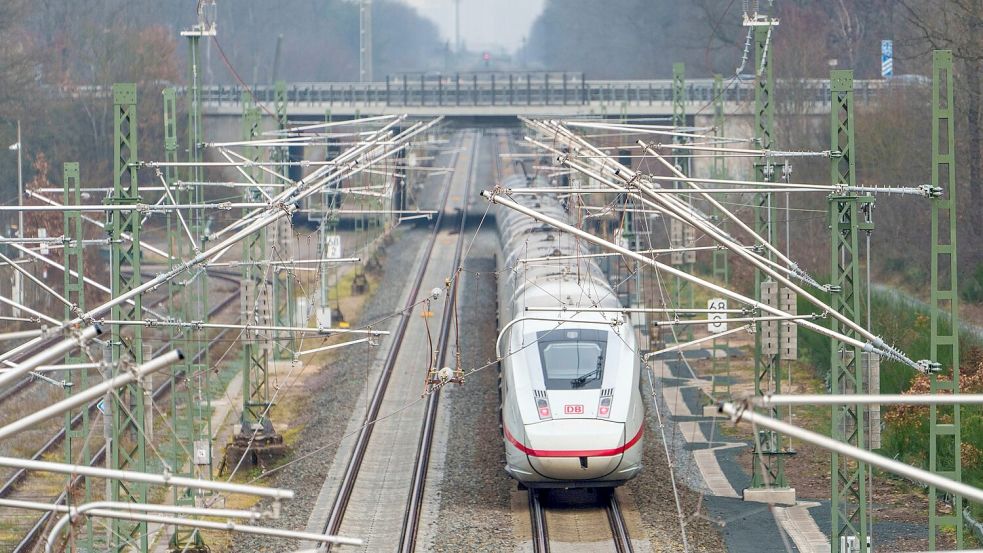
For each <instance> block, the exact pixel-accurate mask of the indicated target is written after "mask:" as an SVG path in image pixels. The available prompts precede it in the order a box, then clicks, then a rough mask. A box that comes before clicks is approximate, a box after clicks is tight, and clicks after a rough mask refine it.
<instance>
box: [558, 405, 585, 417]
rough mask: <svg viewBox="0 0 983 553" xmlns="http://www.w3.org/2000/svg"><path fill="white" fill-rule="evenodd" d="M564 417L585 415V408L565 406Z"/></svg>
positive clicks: (581, 406)
mask: <svg viewBox="0 0 983 553" xmlns="http://www.w3.org/2000/svg"><path fill="white" fill-rule="evenodd" d="M563 414H564V415H583V414H584V406H583V405H564V406H563Z"/></svg>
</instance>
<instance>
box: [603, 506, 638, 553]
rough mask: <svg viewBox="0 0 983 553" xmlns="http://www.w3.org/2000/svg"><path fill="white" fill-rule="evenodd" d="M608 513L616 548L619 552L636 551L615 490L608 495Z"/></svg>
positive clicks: (632, 552) (630, 552)
mask: <svg viewBox="0 0 983 553" xmlns="http://www.w3.org/2000/svg"><path fill="white" fill-rule="evenodd" d="M605 510H606V511H607V515H608V523H609V524H610V525H611V535H612V537H613V538H614V548H615V550H616V551H617V552H618V553H634V551H635V548H634V546H632V543H631V536H630V535H629V534H628V525H627V524H626V523H625V517H624V516H623V515H622V513H621V503H620V502H618V497H617V495H616V494H615V492H614V490H611V492H610V494H609V496H608V503H607V505H605Z"/></svg>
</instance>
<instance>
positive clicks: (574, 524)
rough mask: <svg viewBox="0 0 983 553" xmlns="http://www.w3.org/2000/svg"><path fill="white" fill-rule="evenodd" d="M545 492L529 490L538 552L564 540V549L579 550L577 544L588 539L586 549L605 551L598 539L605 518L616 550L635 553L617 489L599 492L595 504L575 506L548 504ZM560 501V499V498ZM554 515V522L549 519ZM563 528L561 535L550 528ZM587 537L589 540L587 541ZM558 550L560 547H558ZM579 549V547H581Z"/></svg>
mask: <svg viewBox="0 0 983 553" xmlns="http://www.w3.org/2000/svg"><path fill="white" fill-rule="evenodd" d="M544 493H545V492H543V491H536V490H529V518H530V525H531V529H532V546H533V551H534V552H535V553H549V551H550V548H551V542H553V541H555V542H559V543H562V547H563V548H564V549H575V546H574V545H573V544H574V543H577V542H580V541H584V543H583V547H584V549H583V550H584V551H597V550H601V549H602V548H603V546H602V545H601V543H600V542H599V541H597V537H598V534H597V533H596V532H599V531H600V530H601V527H602V526H604V522H603V521H604V520H606V521H607V527H608V529H609V531H610V534H611V544H612V546H613V550H614V551H615V552H616V553H633V552H634V547H633V545H632V542H631V536H630V535H629V533H628V525H627V523H626V522H625V518H624V515H623V514H622V511H621V503H620V502H619V501H618V495H617V493H616V492H615V491H614V490H602V489H599V490H597V491H596V493H597V498H596V501H594V502H593V505H588V506H587V507H586V508H585V507H583V506H579V505H578V506H576V507H571V506H569V505H561V506H557V507H549V506H547V505H544V498H543V494H544ZM557 502H558V503H559V501H557ZM550 518H553V523H552V524H550V523H549V522H548V520H549V519H550ZM550 527H553V528H554V529H556V528H559V529H560V530H561V531H560V532H559V534H560V535H559V536H557V537H556V538H555V539H552V540H551V538H550V535H549V528H550ZM583 538H587V540H589V541H585V540H583ZM557 549H560V547H559V546H558V547H557ZM578 550H579V549H578Z"/></svg>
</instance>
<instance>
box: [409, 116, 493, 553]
mask: <svg viewBox="0 0 983 553" xmlns="http://www.w3.org/2000/svg"><path fill="white" fill-rule="evenodd" d="M480 143H481V136H480V135H478V136H476V137H475V139H474V141H473V142H472V145H471V164H470V165H469V166H468V175H467V181H466V182H465V185H464V207H463V209H462V210H461V221H460V224H459V225H458V230H457V243H456V245H455V246H454V263H453V265H454V269H455V271H454V276H453V280H452V283H451V287H450V290H449V291H448V298H447V300H446V301H445V302H444V313H443V317H442V318H441V320H440V335H439V340H438V342H437V351H439V354H438V357H437V363H436V366H437V367H444V366H446V365H445V363H446V360H447V352H448V351H449V350H450V333H451V323H452V322H453V321H454V319H455V317H454V316H453V315H454V311H455V310H456V309H457V284H458V280H459V277H460V274H459V273H458V272H457V268H458V267H460V266H461V254H462V251H463V249H464V229H465V228H467V220H468V209H467V204H468V198H469V197H470V195H471V182H472V181H473V180H474V179H473V177H474V173H475V167H476V166H477V164H478V151H479V145H480ZM439 402H440V389H437V390H435V391H434V392H433V393H431V394H429V395H428V396H427V404H426V407H425V408H424V418H423V425H422V428H421V429H420V445H419V446H418V449H417V454H416V462H415V463H414V467H413V482H412V484H411V489H410V497H409V500H408V502H407V508H406V512H405V515H404V517H403V534H402V536H401V538H400V546H399V550H400V551H401V552H403V553H413V551H415V550H416V537H417V533H418V531H419V525H420V510H421V508H422V504H423V492H424V489H425V486H426V479H427V468H428V467H429V466H430V451H431V445H432V443H433V435H434V427H435V426H436V424H437V405H438V403H439Z"/></svg>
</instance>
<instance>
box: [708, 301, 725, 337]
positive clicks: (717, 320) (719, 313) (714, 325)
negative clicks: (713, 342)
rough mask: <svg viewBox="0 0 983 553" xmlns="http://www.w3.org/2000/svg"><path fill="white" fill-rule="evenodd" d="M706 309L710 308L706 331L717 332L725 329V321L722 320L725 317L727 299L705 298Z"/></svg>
mask: <svg viewBox="0 0 983 553" xmlns="http://www.w3.org/2000/svg"><path fill="white" fill-rule="evenodd" d="M707 309H709V310H710V313H709V314H708V315H707V331H709V332H710V334H719V333H721V332H723V331H725V330H727V323H726V322H723V321H724V320H725V319H727V300H725V299H723V298H711V299H709V300H707Z"/></svg>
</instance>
